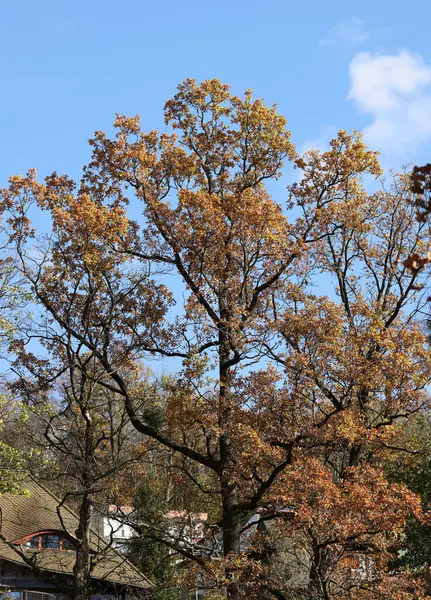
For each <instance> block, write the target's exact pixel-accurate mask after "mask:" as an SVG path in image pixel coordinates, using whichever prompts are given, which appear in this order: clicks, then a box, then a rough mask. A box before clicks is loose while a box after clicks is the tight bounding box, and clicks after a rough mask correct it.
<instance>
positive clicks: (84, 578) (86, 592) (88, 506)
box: [73, 494, 92, 600]
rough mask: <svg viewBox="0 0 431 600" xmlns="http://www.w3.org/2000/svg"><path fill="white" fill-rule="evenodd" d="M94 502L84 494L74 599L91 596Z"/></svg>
mask: <svg viewBox="0 0 431 600" xmlns="http://www.w3.org/2000/svg"><path fill="white" fill-rule="evenodd" d="M91 512H92V503H91V499H90V497H89V495H88V494H84V496H83V498H82V502H81V508H80V510H79V525H78V529H77V530H76V537H77V539H78V543H77V547H76V560H75V565H74V567H73V575H74V594H73V599H74V600H89V598H90V597H91V571H90V523H91Z"/></svg>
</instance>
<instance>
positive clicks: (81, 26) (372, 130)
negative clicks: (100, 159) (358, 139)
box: [0, 0, 431, 186]
mask: <svg viewBox="0 0 431 600" xmlns="http://www.w3.org/2000/svg"><path fill="white" fill-rule="evenodd" d="M430 18H431V4H430V2H429V0H423V1H418V0H412V1H410V2H409V3H405V2H401V1H399V2H393V1H389V0H378V1H376V0H373V1H370V0H365V1H362V2H361V3H349V2H345V1H343V2H341V1H339V0H335V1H334V0H332V1H331V2H322V1H320V0H311V1H309V2H290V1H288V0H266V1H265V2H263V1H256V0H218V1H217V2H215V1H210V0H206V1H200V2H198V1H196V0H182V1H178V0H177V1H174V0H165V1H164V2H161V1H152V2H147V1H138V0H122V1H121V2H113V1H111V0H103V1H102V0H87V1H86V2H84V1H82V0H73V1H71V0H69V1H67V2H66V1H64V0H56V1H52V0H38V1H37V2H35V1H34V0H13V1H12V0H9V2H7V1H5V0H3V2H2V18H1V23H0V65H1V72H2V82H3V90H2V92H3V93H2V94H1V96H0V107H1V111H0V114H1V133H2V146H1V154H2V156H1V161H0V186H3V185H5V184H6V181H7V177H8V176H9V175H10V174H13V173H22V172H24V171H25V170H26V169H27V168H28V167H37V168H39V169H40V173H41V175H45V174H46V173H48V172H50V171H52V170H57V171H59V172H68V173H69V174H71V175H72V176H75V177H76V176H79V173H80V168H81V166H82V164H83V163H84V162H85V161H86V160H87V159H88V156H89V150H88V146H87V140H88V138H89V137H90V136H91V134H92V132H93V131H94V130H95V129H103V130H109V129H110V127H111V124H112V121H113V118H114V114H115V113H116V112H119V113H125V114H136V113H139V114H140V115H141V116H142V120H143V126H144V127H145V128H146V129H152V128H160V127H162V126H163V124H162V107H163V104H164V102H165V101H166V100H167V99H168V98H170V97H171V96H172V95H173V94H174V93H175V88H176V85H177V84H178V83H179V82H180V81H182V80H183V79H185V78H186V77H194V78H196V79H198V80H202V79H206V78H212V77H218V78H220V79H221V80H223V81H224V82H227V83H230V84H231V86H232V89H233V91H234V92H235V93H238V94H241V93H242V92H243V91H244V90H245V89H246V88H250V87H251V88H252V89H253V90H254V93H255V95H257V96H261V97H263V98H264V99H265V101H266V102H267V103H273V102H278V103H279V109H280V112H282V113H283V114H284V115H285V116H286V117H287V118H288V120H289V127H290V129H291V130H292V134H293V140H294V141H295V143H296V144H297V146H298V148H299V150H302V149H304V148H307V147H309V146H311V145H316V146H321V147H323V146H324V145H325V142H326V141H327V140H328V139H329V138H330V137H331V135H333V134H334V132H335V131H336V130H337V128H344V129H348V130H351V129H353V128H358V129H360V130H363V131H364V132H365V134H366V137H367V139H368V140H369V141H370V142H371V143H372V145H373V146H374V147H375V148H376V149H381V150H382V152H383V154H382V159H383V162H384V164H385V165H386V166H389V165H393V166H398V165H399V164H401V163H407V162H411V161H413V162H423V161H427V160H431V119H430V118H429V116H430V115H431V63H430V59H431V47H430V46H431V44H430V42H429V24H430Z"/></svg>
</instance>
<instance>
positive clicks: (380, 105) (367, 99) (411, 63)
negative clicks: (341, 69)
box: [349, 51, 431, 157]
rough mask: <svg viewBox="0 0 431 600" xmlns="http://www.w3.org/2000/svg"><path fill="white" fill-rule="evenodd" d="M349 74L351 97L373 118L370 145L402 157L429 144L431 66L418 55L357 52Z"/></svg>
mask: <svg viewBox="0 0 431 600" xmlns="http://www.w3.org/2000/svg"><path fill="white" fill-rule="evenodd" d="M349 71H350V89H349V98H350V99H351V100H353V101H354V102H355V103H356V105H357V107H358V108H359V109H360V110H362V111H364V112H366V113H368V114H369V115H370V116H371V122H370V123H369V125H367V126H366V127H365V129H364V130H363V133H364V136H365V139H366V141H367V143H368V144H369V145H370V146H373V147H375V148H376V149H378V150H382V151H384V152H386V153H388V154H395V155H397V156H400V157H402V156H403V155H407V154H408V153H410V152H413V151H415V150H416V149H417V148H418V146H419V145H421V144H422V143H424V142H426V141H428V140H431V65H430V64H428V63H427V62H426V61H425V60H424V59H423V57H422V56H420V55H418V54H412V53H410V52H407V51H402V52H400V53H399V54H395V55H381V54H371V53H368V52H361V53H359V54H356V55H355V56H354V57H353V59H352V61H351V62H350V65H349Z"/></svg>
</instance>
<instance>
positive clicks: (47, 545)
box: [22, 532, 74, 551]
mask: <svg viewBox="0 0 431 600" xmlns="http://www.w3.org/2000/svg"><path fill="white" fill-rule="evenodd" d="M22 547H23V548H26V549H29V550H63V551H67V550H73V549H74V547H73V542H72V541H71V540H69V539H67V538H65V537H63V536H61V535H59V534H58V533H54V532H53V533H49V532H47V533H40V534H38V535H35V536H33V537H32V538H30V539H29V540H26V541H25V542H24V543H22Z"/></svg>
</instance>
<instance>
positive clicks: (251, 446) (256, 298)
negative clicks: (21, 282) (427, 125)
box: [3, 80, 429, 600]
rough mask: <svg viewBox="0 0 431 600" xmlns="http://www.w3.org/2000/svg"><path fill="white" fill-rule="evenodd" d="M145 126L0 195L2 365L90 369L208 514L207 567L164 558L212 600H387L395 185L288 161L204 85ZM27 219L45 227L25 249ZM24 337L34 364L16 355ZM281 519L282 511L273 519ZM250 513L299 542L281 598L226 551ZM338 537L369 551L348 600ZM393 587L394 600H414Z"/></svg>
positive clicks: (408, 374) (407, 349)
mask: <svg viewBox="0 0 431 600" xmlns="http://www.w3.org/2000/svg"><path fill="white" fill-rule="evenodd" d="M165 121H166V124H167V125H168V126H170V127H171V129H172V130H173V132H171V133H162V134H159V133H158V132H156V131H150V132H149V133H146V132H143V131H141V128H140V124H139V119H138V117H133V118H126V117H122V116H118V117H117V119H116V122H115V126H116V129H117V134H116V137H115V138H113V139H111V138H109V137H108V136H106V135H105V134H103V133H102V132H98V133H96V134H95V137H94V138H93V139H92V140H91V142H90V143H91V145H92V148H93V156H92V160H91V162H90V164H89V165H88V166H87V167H86V168H85V170H84V175H83V179H82V181H81V182H80V184H79V185H77V184H75V183H74V182H73V181H71V180H70V179H69V178H68V177H66V176H59V175H57V174H55V173H54V174H53V175H51V176H49V177H48V178H47V179H46V180H45V182H44V183H39V182H38V181H37V179H36V174H35V172H33V171H31V172H29V173H28V174H27V175H26V176H25V177H13V178H12V179H11V181H10V186H9V188H8V189H6V190H4V191H3V210H4V211H6V212H8V215H9V216H8V218H9V223H10V225H11V233H10V239H11V243H13V244H14V247H15V251H16V254H17V256H18V257H19V260H20V270H21V273H22V276H23V277H25V278H26V281H27V282H28V286H29V289H31V291H32V293H33V294H34V297H35V298H36V300H37V302H38V303H39V304H40V306H41V307H43V308H44V309H45V313H44V316H43V317H42V318H41V319H40V320H39V321H38V322H35V323H34V324H33V326H32V329H31V331H29V332H27V333H28V336H27V338H26V337H25V336H23V337H22V339H21V342H20V344H19V345H18V344H17V353H18V358H17V361H18V363H19V364H20V365H21V368H25V369H27V373H29V374H31V376H32V377H34V380H33V381H32V383H33V382H34V383H35V384H37V385H50V382H51V381H52V380H54V379H55V377H56V374H60V373H62V372H63V370H64V367H65V364H67V362H68V358H67V356H65V348H66V347H70V345H72V346H73V348H74V352H76V353H77V355H79V356H81V355H85V354H86V353H88V352H90V353H91V354H92V356H94V358H95V360H97V361H98V364H99V365H101V367H103V370H104V375H105V376H104V377H103V378H101V379H100V383H101V384H102V385H104V386H105V387H106V388H107V389H109V390H111V391H112V392H114V393H115V394H118V395H120V396H121V397H122V399H123V402H124V406H125V410H126V411H127V414H128V417H129V419H130V422H131V423H132V424H133V426H134V427H135V429H136V430H137V431H138V432H140V433H141V434H142V435H143V436H144V437H145V439H147V440H148V439H149V440H153V441H154V442H156V443H157V444H159V445H160V446H161V447H164V448H166V449H169V450H170V451H172V452H173V453H174V454H175V456H176V457H178V460H179V461H181V462H182V467H183V471H184V472H185V473H187V474H188V476H189V479H190V481H192V482H193V483H194V485H196V487H197V488H199V489H200V491H201V492H202V493H204V494H208V495H210V494H212V495H213V496H215V497H216V498H217V499H218V511H217V517H216V522H215V523H214V528H213V529H212V530H211V536H212V537H211V540H210V539H209V540H208V547H209V548H210V550H209V552H207V553H205V552H204V553H202V554H200V555H196V553H193V552H190V550H188V549H185V548H184V547H178V551H179V552H182V554H183V556H184V557H185V558H187V559H189V560H190V561H192V562H193V561H194V562H195V563H196V565H197V567H198V569H199V578H200V580H201V581H205V584H206V585H207V586H210V585H213V587H214V589H216V590H218V593H221V594H222V595H223V596H224V597H227V598H229V599H230V600H237V599H239V598H244V597H247V598H250V597H262V594H263V593H265V594H269V597H273V598H296V597H298V598H299V597H301V598H303V597H306V598H325V599H326V600H329V599H332V598H340V599H341V598H350V597H356V598H357V597H360V594H362V595H363V596H364V594H370V593H371V592H372V589H373V586H374V589H375V591H376V593H378V594H380V595H383V596H384V597H387V598H394V597H396V596H394V595H393V590H394V587H396V586H397V587H398V588H399V589H401V588H402V585H401V583H402V582H401V583H400V580H399V579H396V580H395V579H393V578H392V580H391V578H390V577H389V576H388V573H387V569H386V564H387V562H388V560H387V559H388V552H389V550H388V545H389V544H388V534H389V533H390V532H391V531H392V530H394V529H395V530H396V531H400V530H401V529H402V527H403V525H404V523H405V521H406V519H407V518H408V516H409V514H410V513H411V512H416V513H419V512H420V506H419V502H418V500H417V498H416V497H415V496H414V495H413V494H411V493H410V492H409V491H408V490H407V489H406V488H405V487H404V486H402V485H397V484H389V483H388V482H386V480H385V479H384V477H383V476H382V474H381V471H380V470H379V469H380V462H379V461H380V456H381V455H382V454H383V453H384V452H385V451H386V450H387V449H388V447H390V446H391V432H392V429H393V424H394V423H395V422H396V421H397V420H398V419H401V418H403V419H407V418H408V417H409V415H410V414H411V413H414V412H416V411H418V410H420V409H421V407H422V406H423V405H424V404H425V403H426V402H427V397H426V394H425V392H424V389H425V386H426V385H427V383H428V381H429V355H428V353H427V352H426V339H425V336H424V334H423V332H422V331H421V328H420V326H419V325H418V323H417V321H416V318H415V317H416V313H417V310H418V306H419V303H420V294H419V293H418V287H420V277H421V274H420V273H411V272H410V271H408V270H407V269H406V267H404V266H403V260H404V259H405V258H407V256H409V255H410V254H411V253H412V252H415V251H417V250H418V249H419V250H420V248H419V245H420V234H421V224H418V223H417V222H416V220H415V218H414V211H413V209H411V210H409V208H406V206H410V205H408V203H406V201H405V200H406V195H408V194H410V191H409V190H408V186H406V183H405V178H403V176H400V177H394V180H393V187H392V189H388V190H387V189H385V187H383V188H382V189H381V190H380V191H378V192H376V193H375V194H373V195H372V196H369V195H368V194H367V193H366V191H365V189H364V187H363V183H362V177H363V175H365V174H369V175H372V176H375V177H378V176H379V175H380V174H381V170H380V167H379V164H378V160H377V154H376V152H373V151H370V150H368V149H367V148H366V147H365V145H364V143H363V141H362V139H361V136H360V135H359V134H358V133H354V134H353V135H349V134H347V133H346V132H344V131H340V132H339V134H338V136H337V137H336V138H335V139H334V140H332V142H331V144H330V149H329V151H327V152H324V153H319V152H315V151H312V152H310V153H308V154H306V155H305V156H304V157H301V158H299V157H298V156H297V154H296V152H295V149H294V146H293V144H292V142H291V139H290V133H289V132H288V131H287V130H286V121H285V119H284V118H283V117H282V116H280V115H279V114H278V113H277V110H276V107H270V108H269V107H266V106H265V105H264V103H263V102H262V101H261V100H255V99H253V97H252V95H251V92H246V94H245V97H244V98H239V97H236V96H234V95H232V94H231V93H230V91H229V87H228V86H226V85H223V84H221V83H220V82H219V81H217V80H211V81H206V82H203V83H202V84H200V85H198V84H196V82H195V81H194V80H186V81H185V82H184V83H183V84H181V85H180V86H179V88H178V93H177V94H176V95H175V97H174V98H173V99H172V100H170V101H169V102H167V104H166V106H165ZM286 160H287V161H290V162H293V163H294V164H295V166H296V167H298V168H300V169H302V171H303V178H302V179H301V181H300V183H296V184H294V185H292V186H290V188H289V197H288V201H287V203H286V204H285V205H283V206H281V205H280V204H278V203H277V202H276V201H275V200H274V199H273V198H272V197H271V195H270V194H269V191H268V187H267V183H268V182H271V181H273V180H276V179H277V178H278V177H279V176H280V175H281V172H282V167H283V163H284V162H285V161H286ZM32 204H36V205H37V207H38V208H39V209H40V210H41V211H45V212H46V213H47V214H49V216H50V218H51V219H52V235H51V236H50V237H49V239H48V240H46V239H45V240H44V241H43V240H40V241H38V242H37V252H35V248H34V242H33V240H34V239H38V238H37V235H36V234H37V232H35V231H34V230H33V229H32V224H31V223H30V222H29V221H28V218H27V214H28V208H29V205H32ZM129 207H130V214H133V215H134V216H135V219H136V215H137V214H139V212H140V215H141V216H140V217H139V221H137V220H134V219H132V218H131V216H130V217H128V214H127V212H128V210H129ZM139 209H140V211H139ZM138 211H139V212H138ZM35 236H36V238H35ZM34 337H37V338H38V339H39V340H40V341H41V343H42V345H43V346H44V352H45V356H43V353H42V352H41V353H39V355H34V354H31V353H30V352H29V351H27V349H26V342H27V341H28V340H29V339H33V338H34ZM150 358H151V359H153V360H154V359H159V360H160V361H161V362H162V364H163V365H164V366H165V365H167V364H168V361H170V360H172V362H173V367H172V368H173V369H175V370H176V371H177V374H176V377H175V385H173V386H171V388H170V389H169V393H168V394H167V404H166V411H165V412H164V414H163V418H158V413H157V410H155V404H157V402H156V398H157V396H156V394H155V393H154V390H153V389H152V386H149V385H144V386H141V387H140V388H139V387H138V388H137V387H136V386H130V384H129V382H128V380H127V376H126V373H127V372H128V370H129V369H130V367H131V364H132V363H133V361H135V360H137V359H143V360H146V359H150ZM65 361H66V363H65ZM77 364H78V365H79V369H80V370H81V371H82V373H83V376H85V377H86V378H89V379H90V380H91V379H92V377H93V375H92V373H91V370H89V369H88V368H87V365H86V364H85V360H79V361H77ZM413 364H414V365H415V369H412V365H413ZM196 468H197V469H198V472H202V473H205V477H204V478H203V480H202V479H201V480H200V479H199V478H197V477H196ZM373 495H374V496H375V497H378V498H379V502H380V504H379V505H378V506H376V505H375V503H374V501H373ZM359 499H361V501H362V500H363V501H364V505H363V506H362V505H361V503H360V502H359ZM283 507H290V508H291V509H292V514H293V515H294V519H293V521H288V523H287V524H286V525H283V523H284V521H282V520H281V517H280V518H279V514H278V511H279V510H280V508H283ZM256 512H259V513H260V514H261V517H262V519H263V520H266V519H268V520H269V519H271V520H275V521H277V522H279V523H280V527H281V531H283V528H287V529H285V530H286V532H287V533H288V534H289V535H291V536H292V538H294V537H295V536H296V539H297V540H298V541H299V543H300V544H301V545H302V550H303V551H304V552H305V553H306V556H307V560H306V561H305V562H304V563H303V568H305V570H306V571H307V577H306V578H305V582H304V583H303V585H302V587H301V589H296V587H295V586H294V587H293V588H292V587H291V589H284V588H283V586H284V581H283V579H282V578H281V580H280V579H278V578H277V577H272V576H271V575H270V574H269V573H268V572H266V571H265V569H264V568H263V567H262V564H263V563H262V561H261V560H260V559H259V558H258V557H259V552H257V551H256V550H254V549H253V544H254V542H253V541H252V540H249V541H248V542H247V544H244V542H243V539H244V532H245V531H246V529H247V527H248V523H249V519H250V517H251V516H252V515H253V514H254V513H256ZM329 517H330V518H329ZM292 523H293V525H292ZM389 537H390V536H389ZM211 541H212V542H215V543H213V544H212V545H211V543H210V542H211ZM354 542H356V543H358V544H359V543H360V544H363V545H367V546H368V547H371V546H373V545H374V548H375V550H376V553H377V552H378V553H379V556H381V557H382V559H381V560H380V559H379V561H380V563H381V568H379V577H378V578H376V579H375V580H373V581H371V580H370V581H367V582H366V584H363V585H362V584H361V585H362V587H360V588H358V584H357V582H355V583H353V584H352V583H351V582H346V581H345V580H344V579H343V573H344V571H343V570H342V568H341V567H340V564H341V561H342V558H343V556H344V554H345V553H346V552H347V550H348V548H349V544H350V545H351V544H352V543H354ZM220 550H221V555H222V558H223V560H222V561H218V562H216V561H211V560H210V559H211V555H212V553H220ZM256 557H257V558H256ZM377 562H378V561H376V565H377ZM394 582H395V583H394ZM408 585H410V584H409V583H406V584H405V589H404V591H403V590H402V591H400V593H399V596H398V597H399V598H405V599H407V598H413V597H415V595H414V594H415V593H416V592H415V591H411V588H409V587H408ZM349 586H350V587H349ZM352 586H353V587H352ZM417 589H419V588H417ZM352 590H353V591H352ZM353 593H356V596H352V594H353ZM391 594H392V595H391ZM402 594H404V595H402ZM368 597H369V596H368Z"/></svg>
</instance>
